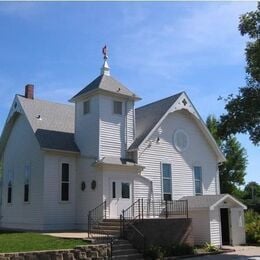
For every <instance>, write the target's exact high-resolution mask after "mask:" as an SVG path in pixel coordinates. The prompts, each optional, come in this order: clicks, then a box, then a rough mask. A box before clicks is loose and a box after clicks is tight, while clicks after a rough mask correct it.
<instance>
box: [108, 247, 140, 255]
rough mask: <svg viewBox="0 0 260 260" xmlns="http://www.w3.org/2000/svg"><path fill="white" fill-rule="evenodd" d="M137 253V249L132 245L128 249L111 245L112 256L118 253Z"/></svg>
mask: <svg viewBox="0 0 260 260" xmlns="http://www.w3.org/2000/svg"><path fill="white" fill-rule="evenodd" d="M135 254H138V251H137V250H136V249H134V248H133V247H132V248H130V249H120V250H118V249H115V248H114V247H113V256H118V255H135Z"/></svg>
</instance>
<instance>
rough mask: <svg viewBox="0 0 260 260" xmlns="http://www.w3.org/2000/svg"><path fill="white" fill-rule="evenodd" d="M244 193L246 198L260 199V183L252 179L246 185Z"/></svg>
mask: <svg viewBox="0 0 260 260" xmlns="http://www.w3.org/2000/svg"><path fill="white" fill-rule="evenodd" d="M244 193H245V194H244V198H245V199H251V200H253V201H256V200H260V185H259V184H258V183H256V182H254V181H251V182H249V183H248V184H247V185H246V186H245V189H244Z"/></svg>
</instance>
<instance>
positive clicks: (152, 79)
mask: <svg viewBox="0 0 260 260" xmlns="http://www.w3.org/2000/svg"><path fill="white" fill-rule="evenodd" d="M255 9H256V2H40V3H39V2H38V3H37V2H0V99H1V102H0V111H1V113H0V131H1V130H2V128H3V125H4V122H5V119H6V117H7V114H8V110H9V108H10V105H11V102H12V100H13V97H14V95H15V94H16V93H19V94H23V92H24V86H25V85H26V84H27V83H32V84H34V85H35V88H36V89H35V95H36V97H37V98H40V99H47V100H52V101H57V102H62V103H65V102H67V100H68V99H69V98H70V97H72V96H73V95H74V94H75V93H77V91H79V90H80V89H82V88H83V87H84V86H85V85H86V84H87V83H89V82H90V81H91V80H93V79H94V78H95V77H96V76H97V75H98V74H99V70H100V67H101V64H102V55H101V48H102V47H103V46H104V44H107V45H108V46H109V65H110V67H111V74H112V75H113V76H114V77H115V78H117V79H118V80H120V81H121V82H122V83H124V84H125V85H126V86H128V87H129V88H130V89H131V90H133V91H134V92H135V93H137V94H138V95H139V96H141V97H142V98H143V100H142V101H140V102H138V103H137V104H136V105H137V107H138V106H140V105H143V104H146V103H149V102H151V101H154V100H157V99H161V98H164V97H167V96H170V95H173V94H174V93H177V92H180V91H183V90H185V91H186V92H187V94H188V95H189V96H190V98H191V100H192V101H193V103H194V105H195V106H196V108H197V109H198V111H199V112H200V114H201V116H202V117H203V118H204V119H205V118H206V117H207V115H209V114H215V115H216V116H219V115H220V114H221V113H223V112H224V103H223V101H217V98H218V97H219V96H227V95H228V94H230V93H237V90H238V87H240V86H243V85H244V84H245V70H244V67H245V57H244V48H245V44H246V41H247V39H246V37H242V36H240V34H239V31H238V29H237V27H238V22H239V19H238V17H239V15H240V14H242V13H244V12H247V11H250V10H255ZM238 137H239V140H240V141H241V142H242V144H243V146H244V147H245V148H246V149H247V153H248V167H247V173H248V174H247V176H246V181H247V182H248V181H252V180H254V181H257V182H259V183H260V173H259V162H258V161H259V158H260V152H259V147H255V146H253V145H252V144H251V143H250V141H249V140H248V136H246V135H239V136H238Z"/></svg>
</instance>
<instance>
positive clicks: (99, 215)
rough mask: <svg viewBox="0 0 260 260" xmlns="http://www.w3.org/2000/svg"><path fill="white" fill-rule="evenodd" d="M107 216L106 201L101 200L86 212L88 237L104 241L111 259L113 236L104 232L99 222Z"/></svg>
mask: <svg viewBox="0 0 260 260" xmlns="http://www.w3.org/2000/svg"><path fill="white" fill-rule="evenodd" d="M106 216H107V202H106V201H103V202H102V203H101V204H99V205H98V206H97V207H95V208H94V209H92V210H90V211H89V213H88V237H89V238H92V239H94V240H95V242H96V243H106V244H107V245H108V248H109V249H110V252H109V250H108V259H112V256H113V243H114V239H115V238H114V237H113V236H112V235H110V234H106V233H105V232H104V231H103V230H102V229H101V228H100V223H101V222H102V220H103V219H106Z"/></svg>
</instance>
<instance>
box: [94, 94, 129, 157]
mask: <svg viewBox="0 0 260 260" xmlns="http://www.w3.org/2000/svg"><path fill="white" fill-rule="evenodd" d="M114 101H121V102H122V115H117V114H114V111H113V102H114ZM133 108H134V104H133V102H130V101H127V100H126V99H118V98H116V97H111V96H104V95H100V96H99V109H100V129H99V136H100V145H99V149H100V151H99V158H102V157H105V156H113V157H122V158H125V156H126V148H127V147H128V146H130V144H131V143H132V142H133V124H134V123H133V120H134V116H133Z"/></svg>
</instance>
